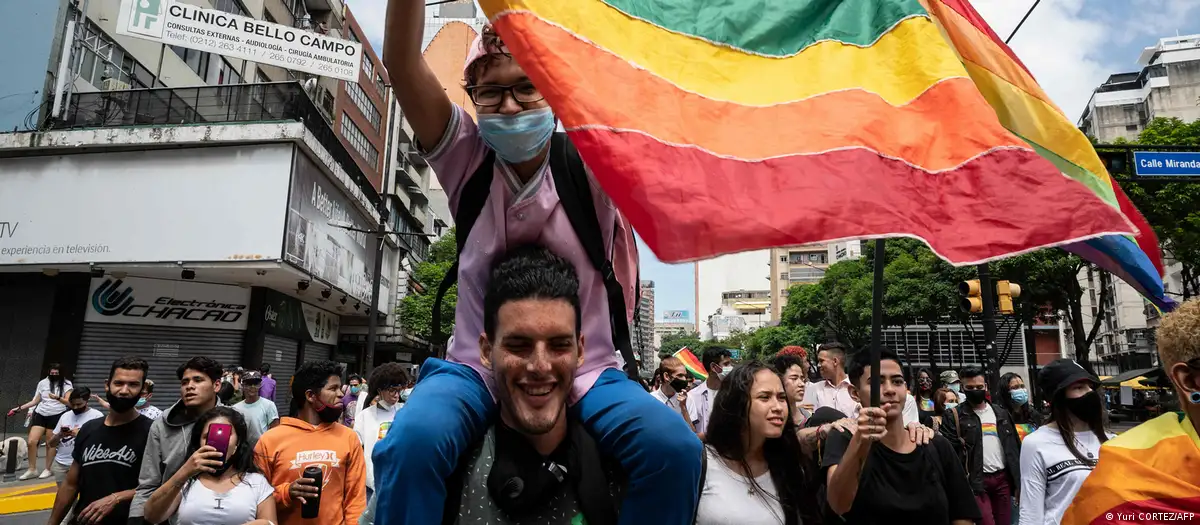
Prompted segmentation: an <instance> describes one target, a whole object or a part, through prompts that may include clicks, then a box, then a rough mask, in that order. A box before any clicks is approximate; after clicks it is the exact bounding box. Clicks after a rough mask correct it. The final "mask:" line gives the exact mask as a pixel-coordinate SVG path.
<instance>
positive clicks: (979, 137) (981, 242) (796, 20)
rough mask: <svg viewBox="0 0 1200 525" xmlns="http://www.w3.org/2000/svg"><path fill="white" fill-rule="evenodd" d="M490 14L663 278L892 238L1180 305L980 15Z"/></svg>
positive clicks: (1076, 147)
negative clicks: (759, 256) (755, 255)
mask: <svg viewBox="0 0 1200 525" xmlns="http://www.w3.org/2000/svg"><path fill="white" fill-rule="evenodd" d="M480 5H481V6H482V7H483V9H484V11H486V12H487V14H488V16H489V17H490V18H491V20H492V22H493V24H494V25H495V27H496V29H497V31H498V32H499V33H500V34H501V36H502V37H503V39H504V42H505V44H507V46H508V47H509V49H510V50H511V52H512V53H513V56H515V57H516V58H517V60H518V61H519V62H520V63H521V65H522V67H523V68H524V70H525V72H526V73H527V74H528V76H529V77H530V78H531V79H532V80H533V81H534V83H535V84H537V86H538V87H539V89H540V90H541V92H542V94H543V95H545V97H546V100H547V101H548V102H549V103H550V106H551V107H553V108H554V111H555V114H556V116H557V117H558V118H559V119H561V121H562V123H563V125H564V127H565V128H566V130H567V132H568V134H569V135H570V137H571V140H572V141H573V143H574V144H575V146H576V147H577V148H578V150H579V152H580V154H581V155H582V156H583V158H584V160H585V161H586V162H587V164H588V166H589V168H591V170H592V173H593V174H594V175H595V177H596V179H597V181H599V183H600V184H601V186H603V188H604V190H605V191H606V192H607V193H608V194H609V196H611V197H612V199H613V201H614V202H615V203H616V204H617V206H619V207H620V208H621V210H622V212H624V214H625V215H626V216H627V217H628V218H629V220H630V222H631V223H632V225H633V226H634V228H636V229H637V231H638V233H639V234H640V235H641V237H642V239H643V240H644V241H645V242H646V244H647V245H648V246H649V247H650V248H651V249H652V250H653V251H654V252H655V254H656V255H657V256H658V258H659V259H661V260H663V261H665V262H682V261H689V260H698V259H703V258H708V257H713V256H716V255H720V254H725V253H735V252H741V251H747V250H754V249H760V248H765V247H771V246H787V245H794V244H803V243H809V242H825V241H833V240H840V239H852V238H871V237H892V236H909V237H916V238H920V239H922V240H923V241H925V242H926V243H927V244H929V246H930V247H931V248H932V249H933V250H934V252H936V253H937V254H938V255H939V256H941V257H942V258H944V259H946V260H947V261H949V262H951V263H954V264H958V265H964V264H973V263H978V262H983V261H988V260H994V259H998V258H1003V257H1006V256H1011V255H1015V254H1020V253H1024V252H1027V251H1030V250H1034V249H1038V248H1045V247H1053V246H1064V247H1065V246H1070V247H1071V249H1073V250H1076V252H1077V253H1080V254H1081V255H1082V256H1083V257H1085V258H1087V259H1088V260H1091V261H1093V262H1096V263H1097V264H1100V265H1101V266H1102V267H1104V268H1105V269H1108V270H1110V271H1113V272H1114V273H1116V274H1117V275H1119V276H1121V277H1122V278H1124V279H1126V280H1129V281H1131V283H1132V284H1134V285H1135V286H1138V287H1139V290H1141V291H1142V293H1144V294H1147V295H1148V296H1150V297H1151V298H1152V299H1154V300H1156V304H1160V303H1161V304H1163V305H1167V306H1169V305H1168V304H1167V303H1166V302H1165V301H1163V300H1162V299H1163V298H1162V294H1161V290H1162V282H1161V271H1157V272H1156V271H1155V270H1160V269H1159V268H1158V266H1156V265H1161V262H1159V261H1155V259H1154V253H1153V252H1155V251H1156V249H1155V248H1156V247H1157V244H1158V243H1157V240H1155V239H1154V234H1153V232H1151V231H1149V229H1148V228H1147V227H1144V226H1143V225H1144V221H1139V219H1140V216H1138V214H1137V211H1136V210H1134V209H1133V207H1132V206H1128V205H1127V204H1128V199H1123V198H1122V196H1121V195H1120V192H1119V189H1118V188H1117V187H1116V186H1115V185H1114V183H1113V181H1112V179H1111V178H1110V177H1109V175H1108V173H1106V172H1105V170H1104V166H1103V164H1102V163H1101V162H1100V159H1099V157H1098V156H1097V155H1096V152H1095V150H1094V149H1093V148H1092V146H1091V143H1090V142H1089V141H1088V139H1087V138H1086V137H1085V136H1084V135H1083V133H1081V132H1080V131H1079V130H1078V129H1077V128H1075V126H1074V125H1073V124H1072V123H1071V121H1070V120H1068V119H1067V118H1066V117H1065V116H1064V115H1063V114H1062V111H1061V110H1059V109H1058V107H1056V106H1055V105H1054V104H1053V102H1051V101H1050V98H1049V97H1048V96H1047V95H1046V93H1045V92H1044V91H1043V90H1042V89H1041V87H1040V86H1039V85H1038V84H1037V82H1036V81H1035V80H1034V78H1033V76H1032V75H1030V74H1029V72H1028V70H1027V69H1026V68H1025V67H1024V65H1022V64H1021V62H1020V60H1018V59H1017V57H1016V56H1015V55H1014V54H1013V53H1012V51H1011V50H1010V49H1009V48H1008V47H1007V46H1006V45H1004V43H1003V42H1001V41H1000V39H999V38H997V37H996V35H995V33H993V32H992V31H991V29H990V28H988V26H987V24H986V23H985V22H984V21H983V19H982V18H981V17H980V16H979V15H978V13H976V12H975V11H974V9H973V8H972V7H971V5H970V4H969V3H968V2H967V1H966V0H854V1H848V0H771V1H765V2H710V1H704V0H571V1H563V0H480ZM764 14H769V15H770V16H764ZM799 202H803V203H804V205H803V206H798V205H796V203H799ZM748 218H749V219H748Z"/></svg>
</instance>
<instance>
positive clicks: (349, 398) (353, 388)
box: [342, 374, 362, 428]
mask: <svg viewBox="0 0 1200 525" xmlns="http://www.w3.org/2000/svg"><path fill="white" fill-rule="evenodd" d="M347 383H348V384H347V385H346V387H345V388H344V389H343V390H342V406H345V407H346V410H345V411H343V412H342V424H343V425H346V426H348V427H350V428H354V416H355V415H356V414H358V409H359V406H358V395H359V394H360V393H362V376H360V375H358V374H350V379H349V381H347Z"/></svg>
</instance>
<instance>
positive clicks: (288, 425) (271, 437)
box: [254, 417, 367, 525]
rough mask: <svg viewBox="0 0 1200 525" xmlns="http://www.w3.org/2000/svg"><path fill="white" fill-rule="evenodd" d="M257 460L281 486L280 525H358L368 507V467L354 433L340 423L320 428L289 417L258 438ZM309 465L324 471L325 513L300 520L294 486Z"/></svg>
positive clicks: (278, 489)
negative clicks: (292, 487)
mask: <svg viewBox="0 0 1200 525" xmlns="http://www.w3.org/2000/svg"><path fill="white" fill-rule="evenodd" d="M254 457H255V462H257V463H258V467H259V468H260V469H262V471H263V475H265V476H267V479H269V480H271V485H274V486H275V503H276V504H277V507H278V512H279V525H302V524H312V523H320V524H321V525H340V524H344V525H358V518H359V517H360V516H362V513H363V511H364V510H366V508H367V495H366V489H365V487H366V463H365V461H364V460H363V447H362V443H361V442H359V440H358V435H356V434H355V433H354V431H353V430H350V429H349V428H347V427H345V426H342V425H340V424H338V423H329V424H324V425H319V426H314V425H311V424H309V423H308V422H306V421H303V420H300V419H296V418H292V417H285V418H283V419H281V420H280V421H279V426H277V427H275V428H273V429H271V430H268V431H267V432H266V433H264V434H263V435H262V437H260V438H258V445H256V446H255V447H254ZM309 465H317V466H319V467H321V470H322V471H324V474H323V475H324V478H323V480H322V486H321V513H320V515H319V516H318V517H317V518H316V519H311V520H306V519H304V518H301V517H300V502H299V501H296V502H293V501H292V498H291V496H290V495H289V494H288V487H289V485H291V483H292V482H293V481H296V478H299V477H300V476H301V474H302V473H303V472H304V468H305V467H308V466H309Z"/></svg>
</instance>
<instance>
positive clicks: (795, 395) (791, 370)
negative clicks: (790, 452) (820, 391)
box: [771, 354, 812, 428]
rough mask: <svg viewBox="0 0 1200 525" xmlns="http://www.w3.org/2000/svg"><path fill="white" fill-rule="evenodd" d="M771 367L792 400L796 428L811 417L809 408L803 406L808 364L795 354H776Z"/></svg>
mask: <svg viewBox="0 0 1200 525" xmlns="http://www.w3.org/2000/svg"><path fill="white" fill-rule="evenodd" d="M771 367H772V368H774V369H775V372H776V373H778V374H779V375H781V376H783V386H784V388H785V389H786V390H787V392H788V397H790V398H791V399H792V402H793V406H792V417H793V419H794V420H795V423H796V426H797V427H798V428H802V427H804V422H805V421H807V420H808V418H810V417H812V410H811V409H810V408H811V407H806V406H805V405H804V392H805V390H807V388H808V363H807V362H806V361H805V360H804V358H802V357H800V356H798V355H795V354H776V355H775V357H772V358H771Z"/></svg>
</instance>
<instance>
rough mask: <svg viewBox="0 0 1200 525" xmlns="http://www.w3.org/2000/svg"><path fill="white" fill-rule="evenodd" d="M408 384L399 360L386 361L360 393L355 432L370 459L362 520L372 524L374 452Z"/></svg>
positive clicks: (367, 459)
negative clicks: (365, 503)
mask: <svg viewBox="0 0 1200 525" xmlns="http://www.w3.org/2000/svg"><path fill="white" fill-rule="evenodd" d="M406 386H408V374H407V373H406V372H405V371H404V366H403V365H401V364H399V363H384V364H382V365H380V366H377V367H375V370H372V371H371V378H370V379H369V380H368V381H367V390H365V391H363V392H362V393H361V394H359V397H358V403H359V405H360V406H362V407H363V408H361V409H360V410H359V411H358V416H357V417H355V418H354V433H355V434H358V440H359V441H361V442H362V444H363V459H364V461H365V462H366V469H367V470H366V474H367V475H366V478H367V495H366V498H367V513H366V514H365V515H364V517H363V520H362V521H361V522H362V523H364V524H365V525H370V524H371V523H372V522H373V521H374V513H373V512H372V510H373V509H374V505H373V496H374V495H375V462H374V461H373V460H372V459H371V455H372V454H373V453H374V452H375V444H376V443H378V442H379V441H380V440H382V439H383V438H384V437H385V436H387V434H388V430H390V429H391V428H392V419H394V418H395V417H396V411H397V410H399V409H400V407H399V405H398V403H399V402H400V391H401V390H402V389H404V388H405V387H406Z"/></svg>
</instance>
